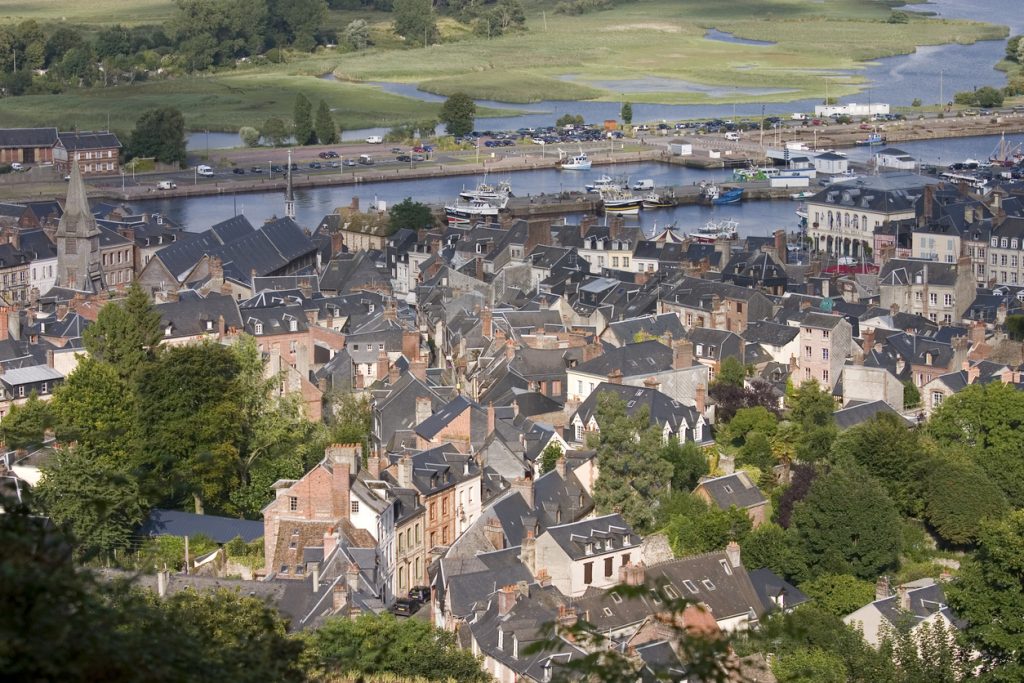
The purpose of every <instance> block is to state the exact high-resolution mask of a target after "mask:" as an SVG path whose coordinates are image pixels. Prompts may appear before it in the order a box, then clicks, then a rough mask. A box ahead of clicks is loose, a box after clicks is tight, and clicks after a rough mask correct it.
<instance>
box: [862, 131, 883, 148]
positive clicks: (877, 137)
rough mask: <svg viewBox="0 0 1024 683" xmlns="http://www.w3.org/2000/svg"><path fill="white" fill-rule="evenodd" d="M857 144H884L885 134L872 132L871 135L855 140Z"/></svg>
mask: <svg viewBox="0 0 1024 683" xmlns="http://www.w3.org/2000/svg"><path fill="white" fill-rule="evenodd" d="M857 144H858V145H862V146H863V145H869V146H870V145H884V144H885V136H884V135H882V134H881V133H872V134H871V135H869V136H867V137H866V138H864V139H863V140H857Z"/></svg>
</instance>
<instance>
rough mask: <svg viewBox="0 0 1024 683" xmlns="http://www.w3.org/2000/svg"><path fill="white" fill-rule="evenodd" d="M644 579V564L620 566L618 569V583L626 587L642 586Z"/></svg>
mask: <svg viewBox="0 0 1024 683" xmlns="http://www.w3.org/2000/svg"><path fill="white" fill-rule="evenodd" d="M644 579H645V572H644V564H643V562H640V563H638V564H633V563H632V562H630V563H629V564H625V565H622V566H621V567H619V583H622V584H625V585H627V586H642V585H643V583H644Z"/></svg>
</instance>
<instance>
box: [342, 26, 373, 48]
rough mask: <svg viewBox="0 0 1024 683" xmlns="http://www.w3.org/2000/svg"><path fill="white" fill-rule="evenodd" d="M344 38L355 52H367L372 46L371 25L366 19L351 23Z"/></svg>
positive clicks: (343, 35) (344, 33) (346, 28)
mask: <svg viewBox="0 0 1024 683" xmlns="http://www.w3.org/2000/svg"><path fill="white" fill-rule="evenodd" d="M342 37H343V39H344V41H345V42H346V43H348V45H349V47H351V48H352V49H353V50H365V49H366V48H367V47H369V46H370V25H369V24H367V23H366V20H365V19H356V20H354V21H351V22H349V24H348V26H346V27H345V31H344V32H343V33H342Z"/></svg>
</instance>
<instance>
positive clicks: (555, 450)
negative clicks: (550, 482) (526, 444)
mask: <svg viewBox="0 0 1024 683" xmlns="http://www.w3.org/2000/svg"><path fill="white" fill-rule="evenodd" d="M561 457H562V447H561V446H559V445H558V444H557V443H555V442H554V441H552V442H551V443H549V444H548V445H547V448H545V449H544V450H543V451H541V454H540V472H541V474H545V473H547V472H550V471H551V470H553V469H555V465H557V464H558V459H559V458H561Z"/></svg>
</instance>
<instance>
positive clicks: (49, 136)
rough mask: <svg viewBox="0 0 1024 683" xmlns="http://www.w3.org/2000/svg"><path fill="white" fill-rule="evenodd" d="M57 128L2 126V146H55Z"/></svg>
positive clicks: (0, 135)
mask: <svg viewBox="0 0 1024 683" xmlns="http://www.w3.org/2000/svg"><path fill="white" fill-rule="evenodd" d="M55 144H57V129H56V128H0V148H5V149H10V148H19V147H53V146H54V145H55Z"/></svg>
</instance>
